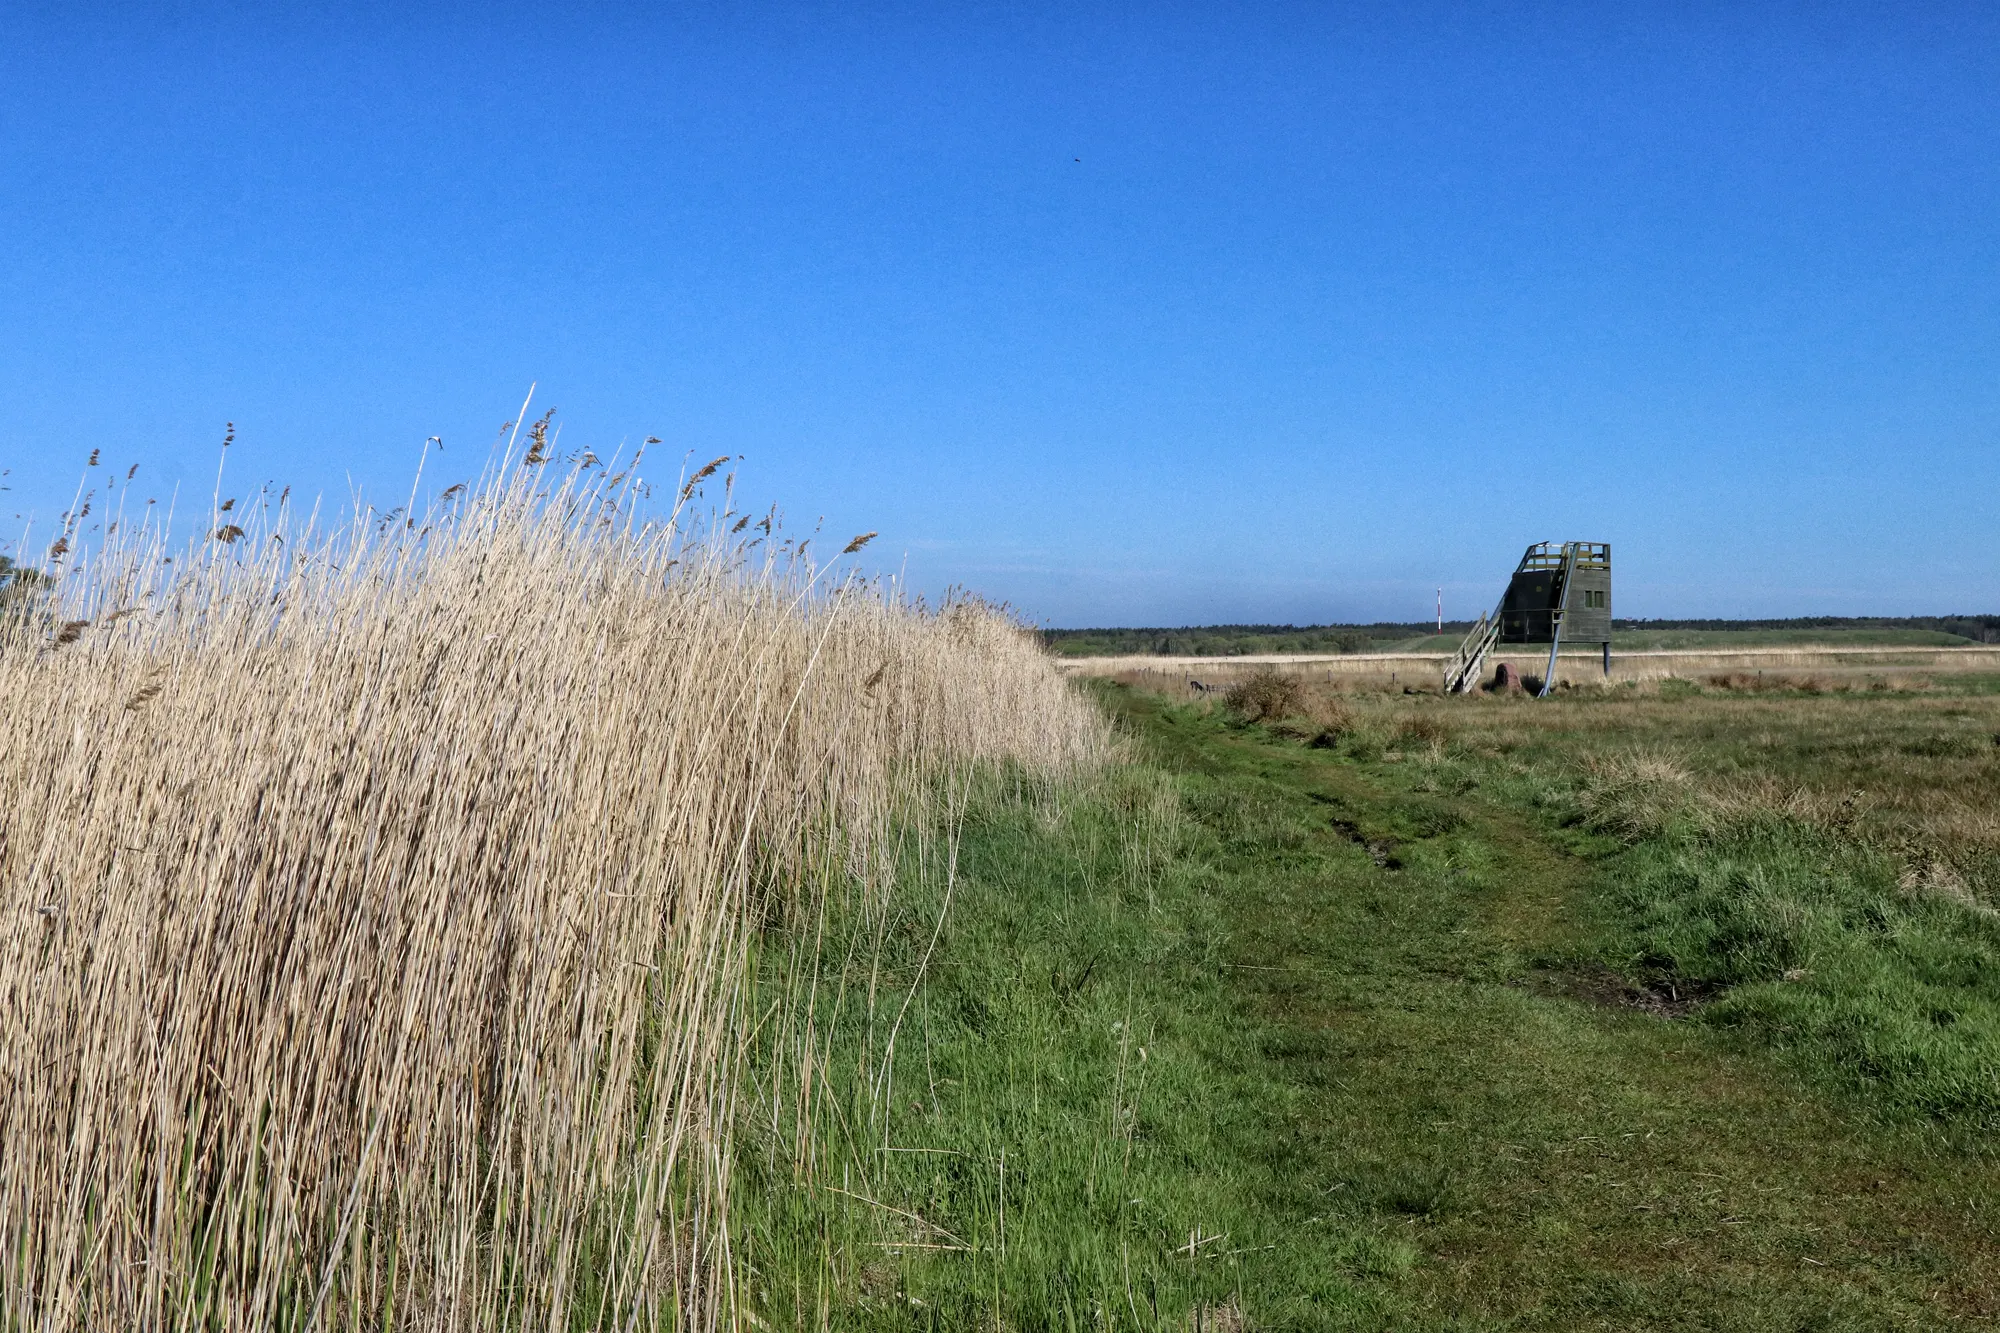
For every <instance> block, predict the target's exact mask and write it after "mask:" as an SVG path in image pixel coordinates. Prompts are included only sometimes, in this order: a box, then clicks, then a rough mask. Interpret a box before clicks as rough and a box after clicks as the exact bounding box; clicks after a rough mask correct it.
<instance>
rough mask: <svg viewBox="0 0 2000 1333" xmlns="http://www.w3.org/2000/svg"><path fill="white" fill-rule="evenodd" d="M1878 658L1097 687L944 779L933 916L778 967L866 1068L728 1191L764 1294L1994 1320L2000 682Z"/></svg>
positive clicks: (1663, 1325) (1072, 1309)
mask: <svg viewBox="0 0 2000 1333" xmlns="http://www.w3.org/2000/svg"><path fill="white" fill-rule="evenodd" d="M1874 683H1875V684H1879V685H1880V686H1881V688H1869V687H1868V685H1867V684H1863V685H1862V686H1861V687H1860V688H1858V689H1856V688H1847V689H1843V688H1842V686H1841V684H1839V683H1829V682H1826V681H1822V680H1816V679H1814V678H1811V677H1807V676H1798V677H1792V678H1789V679H1780V678H1777V677H1775V676H1773V675H1767V676H1766V677H1764V678H1763V679H1762V680H1761V681H1759V680H1758V679H1757V678H1756V677H1755V676H1751V677H1748V678H1747V679H1746V678H1743V677H1741V676H1737V677H1731V676H1729V675H1727V674H1724V673H1716V674H1715V676H1714V677H1713V678H1708V677H1704V678H1697V679H1687V678H1679V679H1668V680H1664V681H1659V682H1654V683H1651V684H1640V683H1634V684H1631V685H1614V686H1612V687H1609V688H1595V689H1581V688H1579V689H1576V690H1572V691H1567V692H1564V693H1562V694H1560V695H1559V696H1558V697H1557V698H1554V699H1550V700H1544V701H1532V700H1528V699H1524V698H1521V697H1520V696H1518V695H1517V696H1511V697H1508V696H1494V695H1484V696H1480V697H1474V698H1445V697H1441V696H1439V695H1436V694H1434V693H1431V694H1424V693H1412V694H1406V693H1404V692H1403V690H1402V688H1401V687H1388V686H1386V684H1385V683H1376V682H1361V683H1358V684H1357V683H1356V682H1354V681H1347V680H1337V681H1335V682H1333V683H1332V685H1329V684H1328V683H1327V682H1325V681H1324V680H1313V679H1311V678H1310V677H1309V675H1307V674H1300V675H1294V676H1292V677H1290V678H1289V679H1287V678H1285V677H1283V676H1278V677H1277V678H1276V683H1275V684H1274V683H1273V680H1272V679H1271V678H1268V677H1267V678H1265V679H1264V680H1262V681H1258V682H1255V687H1254V688H1240V689H1237V690H1235V691H1233V692H1232V694H1231V696H1230V697H1228V698H1227V699H1224V698H1221V697H1218V696H1199V697H1194V698H1190V697H1188V695H1187V694H1186V693H1185V692H1184V691H1178V692H1177V691H1174V690H1171V689H1160V688H1154V687H1149V683H1148V682H1147V681H1146V680H1145V679H1144V678H1143V677H1142V678H1140V679H1138V680H1136V681H1116V680H1098V681H1096V682H1095V683H1093V684H1091V685H1090V686H1089V688H1090V689H1091V691H1092V693H1093V695H1094V697H1096V698H1097V699H1099V700H1100V701H1101V702H1102V704H1103V705H1104V706H1105V707H1106V708H1107V709H1108V710H1109V711H1110V712H1111V714H1112V715H1113V716H1114V718H1116V719H1117V721H1118V724H1119V728H1120V732H1121V736H1122V738H1123V739H1122V743H1123V746H1124V750H1123V753H1122V757H1121V760H1120V762H1118V763H1116V764H1114V765H1112V766H1110V767H1109V768H1107V769H1106V770H1104V771H1102V772H1101V773H1100V774H1098V775H1097V776H1096V777H1095V778H1093V779H1092V780H1091V781H1090V782H1088V783H1084V784H1078V785H1072V786H1070V787H1069V788H1068V789H1067V795H1066V796H1061V795H1059V794H1058V793H1057V792H1056V791H1054V790H1052V789H1047V788H1043V789H1033V790H1031V789H1027V788H1022V787H1019V786H1013V787H1007V786H1000V787H989V788H986V789H984V790H980V791H975V792H973V793H972V794H971V797H970V800H969V802H968V805H967V807H966V811H967V814H966V819H965V821H964V823H963V824H962V825H961V827H960V831H959V834H958V836H957V837H956V839H955V840H953V841H952V843H951V844H950V849H949V855H950V858H951V862H952V865H953V868H954V878H953V879H952V881H951V891H950V893H949V895H948V898H949V901H948V904H947V901H946V897H947V895H945V894H944V893H943V892H942V891H941V889H940V888H939V887H938V886H939V885H941V884H942V883H943V881H942V879H941V878H938V877H933V878H932V880H931V881H930V882H931V883H932V885H933V888H932V890H931V893H930V895H929V897H928V899H918V900H910V901H908V902H906V904H905V906H904V910H906V911H908V912H909V913H911V915H910V916H909V917H899V916H897V915H896V914H895V913H891V914H890V915H889V916H888V917H885V918H878V917H869V916H867V915H866V914H857V915H855V916H852V917H850V918H849V919H848V927H847V929H846V930H845V931H844V932H842V933H840V934H839V935H837V936H835V937H831V938H829V939H826V940H822V941H821V942H820V943H819V945H818V946H817V947H816V949H812V950H804V951H799V950H795V951H793V952H791V953H789V954H788V955H787V958H788V960H789V962H788V963H787V966H790V967H798V968H801V969H802V974H803V975H809V976H810V977H812V978H813V979H814V984H817V985H818V986H820V987H821V988H822V991H823V993H824V992H829V991H840V992H841V993H842V994H843V995H844V997H845V998H844V999H843V1000H841V1001H840V1002H838V1003H836V1004H835V1005H833V1006H831V1007H830V1008H827V1009H826V1010H825V1012H826V1013H827V1015H828V1017H827V1022H826V1026H825V1028H824V1029H823V1030H824V1031H826V1032H827V1034H828V1040H829V1045H828V1050H829V1052H831V1053H832V1054H833V1058H834V1060H835V1062H836V1064H841V1063H844V1062H852V1065H853V1066H854V1067H857V1068H864V1069H870V1070H872V1071H874V1072H873V1079H874V1082H875V1085H876V1086H877V1087H880V1088H886V1087H889V1086H891V1085H893V1086H895V1087H899V1088H902V1089H903V1092H902V1093H901V1094H899V1095H897V1096H894V1097H883V1098H877V1099H874V1100H871V1101H869V1102H868V1103H867V1104H866V1105H865V1106H860V1105H856V1106H853V1107H849V1108H844V1109H843V1110H842V1111H841V1112H840V1113H839V1114H837V1115H836V1114H835V1113H834V1111H833V1110H832V1108H829V1109H828V1112H827V1114H828V1116H829V1122H830V1125H831V1124H832V1123H834V1122H837V1123H838V1125H839V1126H840V1127H841V1132H838V1133H836V1132H833V1130H831V1129H829V1131H828V1132H827V1133H825V1134H823V1135H822V1139H821V1141H822V1142H825V1143H828V1144H830V1145H837V1146H835V1147H834V1148H833V1149H832V1151H831V1152H830V1156H829V1158H828V1162H829V1165H833V1164H834V1163H836V1162H837V1163H838V1167H837V1169H838V1171H839V1173H840V1178H841V1180H842V1182H843V1183H842V1185H841V1187H840V1189H839V1190H838V1191H836V1192H830V1193H829V1192H824V1191H822V1192H818V1193H814V1192H811V1191H796V1192H792V1193H789V1194H786V1193H782V1192H775V1193H774V1192H770V1191H761V1192H759V1194H760V1197H762V1198H764V1199H766V1200H767V1201H771V1203H769V1204H767V1206H773V1205H775V1206H777V1208H778V1211H777V1212H775V1213H774V1214H771V1215H767V1216H765V1217H763V1218H762V1219H761V1222H760V1225H759V1227H758V1228H757V1229H758V1231H759V1233H760V1234H761V1235H762V1236H763V1238H764V1244H765V1249H764V1251H763V1252H762V1254H761V1256H760V1261H759V1265H758V1267H759V1272H760V1275H761V1280H762V1282H763V1283H764V1285H763V1286H762V1287H761V1288H760V1298H759V1301H760V1305H759V1308H760V1309H762V1310H764V1311H767V1312H768V1314H767V1317H769V1318H772V1319H773V1320H774V1321H775V1322H777V1323H781V1324H782V1325H783V1326H787V1327H805V1326H823V1327H853V1328H913V1329H914V1328H926V1329H931V1328H939V1329H942V1328H965V1327H973V1326H979V1327H988V1326H1018V1327H1030V1328H1040V1327H1054V1328H1070V1327H1075V1328H1085V1327H1091V1328H1097V1327H1135V1328H1163V1327H1172V1328H1194V1327H1209V1328H1228V1329H1237V1328H1246V1327H1247V1328H1272V1329H1294V1328H1296V1329H1334V1328H1342V1329H1381V1328H1393V1329H1502V1328H1505V1329H1523V1328H1546V1329H1568V1328H1579V1327H1607V1328H1621V1329H1624V1328H1634V1329H1713V1328H1730V1329H1767V1328H1768V1329H1797V1328H1805V1327H1810V1328H1827V1329H1876V1328H1883V1327H1913V1328H1970V1327H1982V1326H1985V1325H1986V1324H1987V1323H1988V1322H1989V1321H1990V1320H1991V1319H1992V1318H1993V1317H1994V1316H1995V1315H1996V1314H2000V1297H1996V1293H2000V1267H1996V1262H1995V1257H1994V1251H1993V1249H1992V1247H1991V1245H1990V1241H1989V1238H1990V1236H1991V1234H1992V1233H1993V1229H1994V1227H1995V1225H1996V1223H2000V1211H1996V1209H2000V1202H1996V1201H2000V1188H1996V1187H2000V1161H1996V1159H1995V1155H1994V1153H1993V1150H1992V1148H1991V1146H1990V1145H1991V1133H1992V1130H1993V1128H1994V1126H1995V1124H1996V1121H2000V1030H1996V1026H1995V1017H1996V1015H2000V1007H1996V1006H2000V991H1996V989H1995V982H1994V978H1995V977H1996V976H2000V914H1996V912H1995V910H1994V906H1993V904H1994V902H1995V887H1996V881H1995V878H1994V876H1995V872H1996V867H2000V862H1996V860H1995V854H1996V852H2000V841H1997V840H1996V836H1995V835H1996V829H2000V825H1996V821H1995V819H1994V810H1995V797H1996V795H2000V791H1996V783H2000V744H1996V741H1995V737H1996V736H2000V693H1996V691H2000V678H1995V677H1992V676H1982V675H1979V674H1976V673H1970V674H1968V673H1960V674H1950V675H1946V676H1944V677H1942V678H1936V679H1931V678H1924V679H1917V678H1898V679H1897V680H1895V681H1894V682H1891V681H1890V680H1888V679H1886V678H1885V679H1882V680H1878V681H1877V682H1874ZM1154 684H1157V683H1154ZM1244 684H1245V685H1246V686H1249V685H1251V684H1252V682H1250V681H1248V680H1246V681H1245V682H1244ZM939 854H942V849H940V852H939ZM917 880H918V877H916V876H908V877H906V879H905V882H908V883H914V882H917ZM884 989H886V990H887V991H889V992H890V993H891V994H892V995H896V996H899V997H907V999H904V998H898V999H897V1000H896V1001H895V1003H894V1004H893V1005H891V1006H889V1008H890V1009H891V1010H892V1011H893V1013H892V1014H891V1015H889V1016H886V1017H885V1016H884V1013H883V1009H882V1007H881V1006H880V1004H879V1002H877V1001H875V1000H873V999H864V998H863V997H864V996H867V997H872V996H874V995H875V994H877V993H878V991H880V990H884ZM906 1003H907V1005H908V1008H907V1010H906V1009H905V1008H904V1005H905V1004H906ZM835 1010H838V1011H839V1012H838V1013H837V1014H836V1013H835ZM899 1021H900V1022H901V1024H902V1026H901V1028H900V1033H901V1036H900V1040H901V1041H902V1043H903V1045H901V1046H900V1047H898V1048H897V1049H898V1052H899V1053H897V1054H895V1057H894V1058H893V1059H891V1058H889V1057H890V1054H891V1052H890V1049H889V1048H890V1047H892V1046H896V1043H897V1040H898V1038H897V1036H896V1035H895V1034H896V1033H897V1032H898V1031H899V1029H898V1027H897V1023H898V1022H899ZM846 1082H847V1083H848V1084H849V1085H851V1083H852V1080H847V1081H846ZM782 1146H783V1145H782V1136H778V1137H771V1138H766V1139H765V1140H764V1141H763V1142H762V1143H761V1145H760V1146H758V1147H756V1148H754V1149H753V1150H751V1151H750V1152H748V1153H747V1154H746V1159H745V1165H746V1171H749V1172H751V1174H752V1177H753V1178H754V1179H755V1180H757V1181H767V1180H768V1179H770V1167H769V1166H768V1165H767V1164H768V1163H769V1162H770V1161H772V1160H776V1161H778V1162H780V1163H782V1162H783V1161H784V1160H786V1154H785V1153H784V1152H783V1151H782Z"/></svg>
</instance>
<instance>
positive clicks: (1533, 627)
mask: <svg viewBox="0 0 2000 1333" xmlns="http://www.w3.org/2000/svg"><path fill="white" fill-rule="evenodd" d="M1503 643H1546V644H1547V645H1548V646H1549V667H1548V670H1547V671H1545V672H1543V673H1542V688H1541V691H1540V694H1541V695H1546V694H1547V693H1548V692H1549V691H1550V690H1552V689H1554V688H1555V684H1556V653H1557V651H1558V650H1559V649H1561V647H1562V646H1563V645H1564V644H1565V643H1596V644H1602V645H1603V646H1604V674H1605V675H1607V676H1608V675H1610V674H1611V545H1610V543H1608V542H1536V543H1535V544H1534V545H1533V546H1530V547H1529V548H1528V549H1527V552H1526V553H1525V554H1524V555H1522V557H1521V563H1520V565H1519V566H1518V567H1516V568H1515V570H1514V577H1513V578H1512V579H1510V580H1508V582H1507V592H1506V594H1505V595H1504V596H1503V597H1501V599H1500V605H1499V606H1497V607H1495V608H1494V609H1493V614H1492V615H1490V616H1481V617H1480V618H1479V623H1478V624H1476V625H1474V626H1473V627H1472V632H1471V633H1470V634H1467V635H1466V636H1465V642H1464V643H1461V644H1460V645H1459V646H1458V652H1457V653H1455V654H1453V656H1452V659H1451V661H1450V663H1449V664H1448V665H1447V666H1446V667H1445V671H1444V688H1445V693H1447V694H1467V693H1470V692H1471V691H1473V690H1476V689H1478V688H1479V683H1480V681H1481V680H1483V679H1484V678H1485V675H1486V659H1487V658H1488V657H1489V656H1491V655H1492V652H1493V649H1494V648H1495V647H1496V646H1497V645H1499V644H1503ZM1538 697H1539V695H1538Z"/></svg>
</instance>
